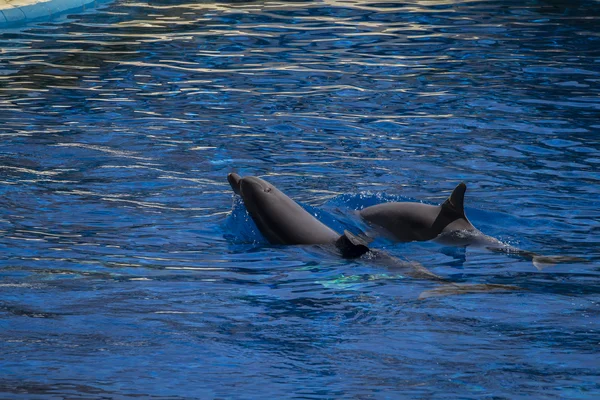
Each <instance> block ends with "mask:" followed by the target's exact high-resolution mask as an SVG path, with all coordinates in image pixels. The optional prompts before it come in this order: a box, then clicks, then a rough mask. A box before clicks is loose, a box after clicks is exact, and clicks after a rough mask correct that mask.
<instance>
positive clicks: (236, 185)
mask: <svg viewBox="0 0 600 400" xmlns="http://www.w3.org/2000/svg"><path fill="white" fill-rule="evenodd" d="M227 181H228V182H229V184H230V185H231V188H232V189H233V191H234V192H235V194H240V187H241V185H240V184H241V181H242V177H241V176H239V175H238V174H236V173H235V172H232V173H230V174H227Z"/></svg>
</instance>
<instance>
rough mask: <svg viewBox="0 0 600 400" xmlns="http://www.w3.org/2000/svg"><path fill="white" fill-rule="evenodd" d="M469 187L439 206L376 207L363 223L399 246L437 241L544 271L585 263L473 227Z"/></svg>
mask: <svg viewBox="0 0 600 400" xmlns="http://www.w3.org/2000/svg"><path fill="white" fill-rule="evenodd" d="M466 191H467V185H466V184H465V183H464V182H461V183H459V184H458V186H456V188H455V189H454V190H453V191H452V194H450V196H449V197H448V199H446V201H444V202H443V203H442V204H440V205H438V206H433V205H429V204H423V203H413V202H390V203H383V204H377V205H374V206H371V207H367V208H364V209H363V210H360V211H359V214H360V216H361V218H362V219H364V220H365V221H366V222H367V223H368V224H369V225H371V226H372V227H374V228H375V229H376V230H379V231H380V232H382V233H383V235H384V236H387V237H388V238H391V239H393V240H397V241H399V242H412V241H427V240H435V241H437V242H439V243H443V244H452V245H456V246H468V245H475V246H481V247H485V248H487V249H488V250H491V251H495V252H503V253H507V254H514V255H516V256H520V257H523V258H525V259H528V260H530V261H532V262H533V265H534V266H535V267H536V268H537V269H539V270H541V269H543V268H545V267H548V266H551V265H554V264H556V263H559V262H568V261H583V260H582V259H581V258H577V257H568V256H542V255H539V254H536V253H533V252H530V251H527V250H521V249H518V248H516V247H513V246H510V245H508V244H506V243H504V242H502V241H500V240H498V239H496V238H494V237H492V236H488V235H486V234H484V233H482V232H481V231H479V230H478V229H477V228H475V227H474V226H473V224H471V222H470V221H469V219H468V218H467V216H466V215H465V192H466Z"/></svg>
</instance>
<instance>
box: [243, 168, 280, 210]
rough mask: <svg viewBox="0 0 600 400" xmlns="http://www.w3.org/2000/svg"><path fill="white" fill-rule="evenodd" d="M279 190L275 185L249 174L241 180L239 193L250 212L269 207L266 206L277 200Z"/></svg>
mask: <svg viewBox="0 0 600 400" xmlns="http://www.w3.org/2000/svg"><path fill="white" fill-rule="evenodd" d="M278 192H279V191H278V190H277V188H275V186H273V185H271V184H270V183H269V182H267V181H265V180H262V179H260V178H257V177H256V176H247V177H245V178H241V179H240V181H239V193H240V194H241V196H242V198H243V199H244V203H245V204H246V208H248V210H249V211H250V212H252V211H253V209H265V208H267V207H265V206H266V205H268V204H272V203H273V201H275V198H276V197H277V195H276V193H278Z"/></svg>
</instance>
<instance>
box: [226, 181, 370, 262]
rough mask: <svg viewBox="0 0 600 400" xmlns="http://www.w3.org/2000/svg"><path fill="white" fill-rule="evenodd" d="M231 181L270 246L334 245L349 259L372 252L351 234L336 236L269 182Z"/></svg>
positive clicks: (362, 241)
mask: <svg viewBox="0 0 600 400" xmlns="http://www.w3.org/2000/svg"><path fill="white" fill-rule="evenodd" d="M227 180H228V181H229V184H230V185H231V188H232V189H233V191H234V192H235V193H236V194H239V195H240V196H241V197H242V199H243V200H244V205H245V206H246V209H247V210H248V212H249V213H250V216H251V217H252V219H253V220H254V222H255V223H256V226H257V227H258V229H259V230H260V232H261V233H262V234H263V235H264V236H265V238H267V240H268V241H269V243H272V244H333V245H334V246H335V247H336V248H337V249H338V250H339V251H340V253H341V254H342V256H343V257H345V258H355V257H360V256H361V255H363V254H365V253H366V252H368V251H369V248H368V246H367V243H366V242H365V241H364V240H363V239H361V238H359V237H357V236H355V235H353V234H352V233H350V232H348V231H344V233H343V234H342V235H340V234H339V233H337V232H335V231H334V230H333V229H331V228H329V227H328V226H327V225H325V224H323V223H322V222H321V221H319V220H318V219H316V218H315V217H314V216H312V215H311V214H310V213H309V212H308V211H306V210H305V209H304V208H302V207H301V206H300V205H299V204H298V203H296V202H295V201H294V200H292V199H290V198H289V197H288V196H286V195H285V194H284V193H283V192H281V191H280V190H279V189H277V188H276V187H275V186H273V185H271V184H270V183H269V182H267V181H265V180H263V179H260V178H258V177H256V176H247V177H245V178H242V177H241V176H239V175H238V174H235V173H230V174H229V175H227Z"/></svg>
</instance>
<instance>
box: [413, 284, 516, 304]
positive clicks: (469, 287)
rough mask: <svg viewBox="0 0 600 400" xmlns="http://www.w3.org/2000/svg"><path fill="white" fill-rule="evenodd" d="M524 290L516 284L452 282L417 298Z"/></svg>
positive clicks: (425, 292) (427, 291)
mask: <svg viewBox="0 0 600 400" xmlns="http://www.w3.org/2000/svg"><path fill="white" fill-rule="evenodd" d="M520 290H525V289H523V288H520V287H518V286H512V285H496V284H488V283H484V284H459V283H452V284H448V285H443V286H440V287H437V288H435V289H431V290H426V291H424V292H423V293H421V294H420V295H419V298H418V299H419V300H424V299H428V298H430V297H443V296H453V295H457V294H472V293H495V292H514V291H520Z"/></svg>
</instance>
